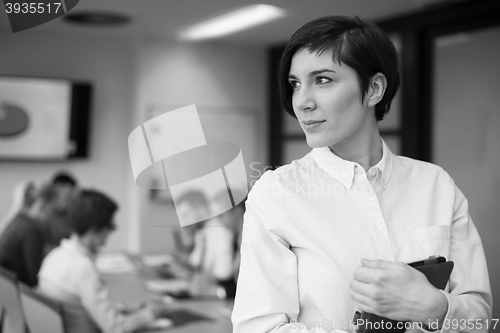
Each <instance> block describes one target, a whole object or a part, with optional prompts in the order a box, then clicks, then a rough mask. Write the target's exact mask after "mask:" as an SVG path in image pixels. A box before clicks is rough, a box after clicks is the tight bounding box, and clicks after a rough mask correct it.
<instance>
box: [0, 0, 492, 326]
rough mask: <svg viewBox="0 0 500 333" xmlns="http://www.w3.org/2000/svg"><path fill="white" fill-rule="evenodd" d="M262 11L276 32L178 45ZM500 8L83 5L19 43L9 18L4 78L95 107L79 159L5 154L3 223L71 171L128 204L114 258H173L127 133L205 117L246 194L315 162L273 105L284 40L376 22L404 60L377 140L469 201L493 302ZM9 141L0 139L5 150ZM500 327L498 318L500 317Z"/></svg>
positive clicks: (333, 3)
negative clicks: (77, 90) (61, 87)
mask: <svg viewBox="0 0 500 333" xmlns="http://www.w3.org/2000/svg"><path fill="white" fill-rule="evenodd" d="M256 3H265V4H269V5H273V6H276V7H278V8H281V9H282V10H283V12H281V14H280V16H279V18H278V19H276V20H274V21H271V22H267V23H265V24H262V25H259V26H256V27H253V28H250V29H247V30H243V31H239V32H236V33H233V34H230V35H226V36H222V37H217V38H211V39H207V40H194V41H193V40H186V39H181V37H179V36H180V34H181V33H182V31H183V29H185V28H188V27H189V26H191V25H194V24H197V23H199V22H202V21H204V20H207V19H211V18H212V17H215V16H218V15H221V14H224V13H227V12H229V11H232V10H235V9H238V8H240V7H244V6H246V5H251V4H256ZM499 5H500V2H499V1H496V0H495V1H487V0H471V1H457V0H311V1H303V0H266V1H261V2H256V1H250V0H240V1H231V0H211V1H186V0H168V1H162V0H146V1H138V0H135V1H134V0H81V1H80V2H79V4H78V5H77V6H76V7H75V8H74V9H73V10H71V11H70V12H69V13H68V14H66V15H65V16H64V17H61V18H58V19H56V20H54V21H51V22H48V23H46V24H43V25H40V26H38V27H35V28H32V29H29V30H25V31H21V32H18V33H12V30H11V28H10V26H9V21H8V18H7V15H6V13H5V12H4V11H3V10H2V11H1V12H0V75H1V76H5V77H10V76H23V77H27V78H34V77H35V78H55V79H64V80H69V82H73V83H74V82H83V83H84V84H86V85H88V86H89V87H90V88H91V94H90V97H89V100H88V101H89V102H90V104H89V108H88V126H85V121H84V120H80V121H81V123H78V121H76V124H73V125H72V126H71V131H76V132H78V128H79V126H80V127H82V128H83V129H80V136H79V137H78V140H77V141H76V143H77V144H80V145H84V146H85V145H86V149H85V151H84V152H82V153H81V154H79V155H80V156H69V155H71V154H67V155H65V156H59V157H57V158H53V157H50V158H44V157H43V156H37V157H33V156H31V157H30V156H20V157H19V156H17V157H12V156H9V155H8V154H3V155H2V152H1V149H0V160H1V161H0V215H4V214H6V213H7V212H8V211H9V208H10V206H11V205H12V191H13V189H14V187H15V186H16V184H18V183H19V182H20V181H23V180H28V179H29V180H39V179H48V178H50V177H51V175H53V174H54V172H56V171H57V170H66V171H68V172H70V173H72V174H73V175H75V176H76V178H77V179H78V181H79V183H80V185H81V186H83V187H94V188H98V189H100V190H102V191H104V192H105V193H108V194H109V195H110V196H112V197H113V198H115V199H116V200H117V202H118V203H119V205H120V210H119V212H118V214H117V220H116V223H117V225H118V228H117V231H116V232H115V233H114V234H113V235H112V237H111V238H110V241H109V242H108V244H107V245H106V251H111V252H112V251H126V252H130V253H141V254H158V253H169V252H172V251H173V239H172V233H171V229H172V227H173V226H175V225H178V222H177V216H176V214H175V211H174V209H173V206H172V204H171V203H170V201H169V195H168V193H166V194H165V193H163V194H162V193H158V192H152V191H150V190H147V189H142V188H140V187H138V186H136V184H135V182H134V178H133V175H132V172H131V168H130V160H129V155H128V146H127V144H128V142H127V138H128V135H129V133H130V132H131V131H132V130H133V129H134V128H136V127H137V126H139V125H140V124H142V123H143V122H144V121H146V120H148V119H151V118H152V117H154V116H155V115H158V114H161V113H162V112H165V111H168V110H173V109H175V108H178V107H181V106H186V105H190V104H196V106H197V108H198V111H199V112H200V118H201V119H202V125H203V126H204V130H205V132H206V136H207V140H208V141H210V140H211V139H212V140H215V139H217V140H221V139H226V140H228V141H231V140H232V141H233V142H235V143H238V144H239V145H240V146H241V147H242V150H243V156H244V159H245V165H246V168H247V174H248V181H249V183H250V185H251V184H252V183H253V182H254V181H255V180H257V179H258V177H259V176H260V175H261V173H262V172H263V171H264V170H265V169H269V168H274V167H277V166H279V165H282V164H285V163H289V162H290V161H291V160H293V159H295V158H300V157H302V156H303V155H304V154H305V153H307V152H308V150H309V148H308V147H307V145H306V144H305V140H304V137H303V135H302V133H301V131H300V128H299V127H298V125H297V124H296V123H295V122H294V121H293V120H294V119H293V118H291V117H290V116H287V115H286V114H285V113H284V112H283V111H282V110H281V108H280V105H279V100H278V95H277V83H276V82H275V79H276V68H277V61H278V59H279V55H280V52H281V50H282V48H283V46H284V44H285V43H286V41H287V39H288V38H289V37H290V35H291V34H292V33H293V32H294V31H295V30H296V29H297V28H299V27H300V26H302V25H303V24H304V23H306V22H308V21H310V20H312V19H314V18H317V17H320V16H325V15H333V14H345V15H358V16H360V17H362V18H365V19H369V20H373V21H375V22H377V23H378V24H379V25H380V26H381V27H382V28H383V29H384V30H385V31H386V32H387V33H388V34H389V35H390V36H391V38H392V39H393V40H394V42H395V44H396V46H397V48H398V50H399V52H400V57H401V58H400V59H401V63H402V73H403V81H402V85H401V89H400V92H399V93H398V96H397V98H396V99H395V101H394V103H393V107H392V109H391V112H390V113H389V115H388V117H387V119H385V120H384V121H383V122H382V123H380V127H381V133H382V135H383V137H384V139H385V141H386V142H387V143H388V144H389V146H390V147H391V149H392V150H393V151H394V152H395V153H398V154H401V155H406V156H410V157H414V158H418V159H422V160H427V161H430V162H433V163H436V164H438V165H440V166H442V167H443V168H444V169H445V170H447V171H448V172H449V173H450V174H451V176H452V177H453V178H454V180H455V182H456V183H457V185H458V186H459V188H460V189H461V190H462V191H463V192H464V194H465V196H466V197H467V198H468V200H469V204H470V213H471V216H472V218H473V220H474V221H475V224H476V226H477V228H478V230H479V233H480V234H481V236H482V239H483V243H484V247H485V250H486V256H487V260H488V264H489V270H490V279H491V283H492V288H493V296H494V299H498V297H500V286H499V284H498V280H499V279H500V265H499V264H498V261H496V259H495V258H496V256H497V255H499V254H500V246H499V245H498V241H497V239H496V238H497V235H499V234H500V224H499V222H500V221H499V216H500V208H499V207H500V202H499V201H498V199H496V190H497V189H498V188H499V187H500V175H499V173H498V170H499V168H500V134H499V133H500V132H499V131H498V130H497V129H498V128H499V127H500V94H499V92H500V80H498V78H499V77H500V42H499V41H500V15H499V14H500V6H499ZM80 14H85V15H80ZM103 14H106V15H111V16H109V17H103V16H102V15H103ZM93 15H97V16H93ZM71 16H73V18H74V19H75V20H76V22H75V20H74V21H69V20H68V19H69V18H70V17H71ZM82 16H83V17H82ZM82 21H83V22H82ZM82 112H84V111H82ZM68 117H70V118H71V115H70V116H68ZM73 117H77V116H76V115H74V114H73ZM0 121H2V119H0ZM47 121H49V120H47ZM50 121H59V120H54V119H51V120H50ZM61 121H70V120H68V119H64V120H61ZM73 122H75V120H73ZM5 140H8V139H7V138H4V137H2V136H0V143H1V142H2V141H4V142H5ZM76 143H75V142H69V143H68V145H69V146H71V145H74V144H76ZM73 155H75V154H73ZM77 155H78V154H77ZM154 181H156V180H155V179H151V182H154ZM499 317H500V312H499V311H498V310H497V309H494V314H493V318H499Z"/></svg>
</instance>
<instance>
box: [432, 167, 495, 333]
mask: <svg viewBox="0 0 500 333" xmlns="http://www.w3.org/2000/svg"><path fill="white" fill-rule="evenodd" d="M448 177H449V176H448ZM449 179H450V182H451V183H452V188H453V189H454V190H453V197H454V213H453V221H452V229H451V248H450V255H449V260H451V261H453V262H454V263H455V266H454V268H453V272H452V274H451V277H450V282H449V291H450V292H449V294H447V293H445V295H446V298H447V300H448V311H447V313H446V316H445V319H444V321H443V326H442V328H441V330H440V331H441V332H488V329H489V327H490V326H492V323H491V316H492V312H491V311H492V310H491V309H492V304H493V300H492V294H491V287H490V281H489V276H488V268H487V265H486V257H485V254H484V250H483V245H482V242H481V239H480V237H479V234H478V232H477V229H476V227H475V226H474V223H473V222H472V219H471V217H470V215H469V207H468V202H467V199H466V198H465V196H464V195H463V194H462V192H461V191H460V190H459V189H458V188H457V187H456V186H455V184H454V183H453V180H451V178H449Z"/></svg>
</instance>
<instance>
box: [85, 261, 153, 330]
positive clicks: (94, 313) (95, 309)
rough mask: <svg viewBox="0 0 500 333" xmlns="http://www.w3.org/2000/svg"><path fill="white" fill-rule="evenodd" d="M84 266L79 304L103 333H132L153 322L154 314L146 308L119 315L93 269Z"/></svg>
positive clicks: (89, 266)
mask: <svg viewBox="0 0 500 333" xmlns="http://www.w3.org/2000/svg"><path fill="white" fill-rule="evenodd" d="M86 266H88V267H85V268H84V269H82V272H81V273H82V274H81V278H82V283H81V284H80V286H81V290H80V296H81V303H82V305H83V307H84V308H85V309H86V310H87V312H88V313H89V315H90V316H91V317H92V319H93V320H94V321H95V322H96V324H97V325H98V326H99V328H100V329H101V330H102V331H103V332H104V333H125V332H132V331H133V330H135V329H136V328H139V327H142V326H144V325H146V324H147V323H150V322H152V321H153V320H154V314H153V313H152V311H150V310H149V309H147V308H144V309H141V310H138V311H136V312H133V313H130V314H127V315H124V314H122V313H120V312H119V311H118V310H117V309H116V307H115V305H114V304H113V302H112V301H111V299H110V298H109V292H108V290H107V288H106V287H105V286H104V285H103V284H102V282H101V279H100V278H99V275H98V272H97V270H96V269H95V267H94V266H92V265H86Z"/></svg>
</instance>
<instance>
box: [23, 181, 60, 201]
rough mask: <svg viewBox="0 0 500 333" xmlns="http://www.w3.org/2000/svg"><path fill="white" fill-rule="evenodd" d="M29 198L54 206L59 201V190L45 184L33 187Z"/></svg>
mask: <svg viewBox="0 0 500 333" xmlns="http://www.w3.org/2000/svg"><path fill="white" fill-rule="evenodd" d="M29 196H31V199H32V200H33V201H40V202H42V203H43V204H53V203H55V202H56V201H57V199H58V194H57V190H56V188H55V187H54V185H52V184H43V185H41V186H39V187H35V186H33V187H32V188H31V189H30V194H29Z"/></svg>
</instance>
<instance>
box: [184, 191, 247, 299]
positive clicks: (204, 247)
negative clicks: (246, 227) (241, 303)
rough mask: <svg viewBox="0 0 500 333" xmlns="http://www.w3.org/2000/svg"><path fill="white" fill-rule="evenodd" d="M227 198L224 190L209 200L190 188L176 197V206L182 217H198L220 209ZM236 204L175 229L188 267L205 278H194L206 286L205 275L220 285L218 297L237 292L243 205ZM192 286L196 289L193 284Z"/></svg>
mask: <svg viewBox="0 0 500 333" xmlns="http://www.w3.org/2000/svg"><path fill="white" fill-rule="evenodd" d="M227 200H228V193H227V191H223V192H221V193H219V194H218V195H216V196H215V197H214V199H213V200H212V202H209V201H208V199H207V198H206V196H205V195H204V194H203V193H202V192H199V191H190V192H187V193H185V194H184V195H183V196H182V197H181V198H180V199H179V200H177V202H176V209H177V213H178V214H179V217H180V218H181V219H182V220H184V221H193V222H194V221H200V220H201V219H202V218H203V217H205V216H209V212H210V211H211V209H215V211H219V210H220V207H221V205H223V203H224V202H226V201H227ZM238 206H239V207H238V208H233V209H230V210H228V211H226V212H224V213H222V214H220V215H218V216H215V217H212V218H210V219H208V220H206V221H202V222H198V223H195V224H191V225H188V226H184V227H182V228H181V229H180V230H178V231H176V232H177V236H176V237H177V238H176V244H177V248H178V249H180V251H181V252H182V253H183V255H184V257H185V258H187V259H186V261H187V263H188V264H189V267H190V268H191V270H192V271H193V272H194V273H195V274H198V275H200V274H203V275H205V278H201V279H199V278H198V279H195V280H196V281H198V280H199V281H200V282H199V283H201V284H204V285H205V286H206V285H207V281H205V280H206V279H208V280H212V281H213V283H215V284H218V285H219V286H221V288H220V289H219V291H218V295H219V296H220V297H221V298H234V295H235V292H236V279H235V275H236V274H237V268H238V267H239V264H238V261H237V257H238V256H237V254H238V252H239V251H238V248H239V246H238V241H239V239H240V236H238V235H240V234H241V224H242V220H243V218H242V216H243V214H242V213H241V207H242V206H240V205H238ZM240 215H241V216H240ZM174 236H175V234H174ZM193 288H194V289H199V288H197V287H196V286H194V287H193ZM200 292H202V291H200Z"/></svg>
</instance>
